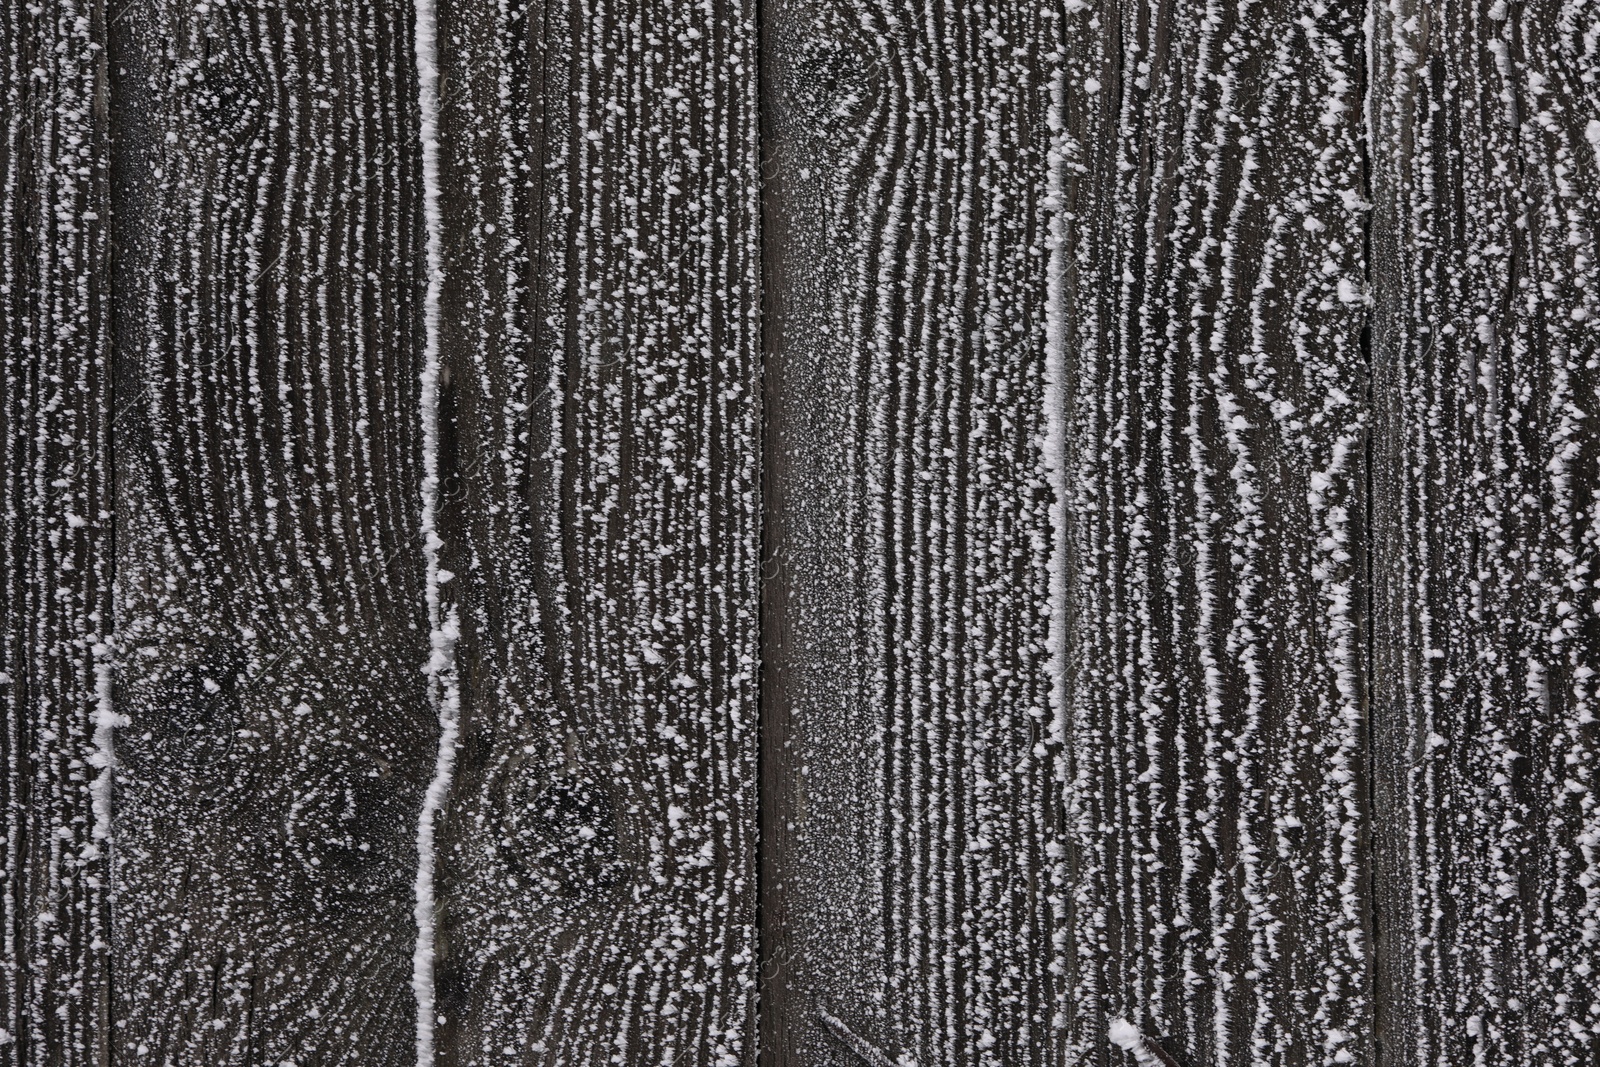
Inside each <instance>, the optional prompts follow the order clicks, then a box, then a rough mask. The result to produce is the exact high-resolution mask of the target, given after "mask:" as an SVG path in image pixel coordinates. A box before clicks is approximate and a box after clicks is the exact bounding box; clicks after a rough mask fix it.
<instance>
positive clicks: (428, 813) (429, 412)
mask: <svg viewBox="0 0 1600 1067" xmlns="http://www.w3.org/2000/svg"><path fill="white" fill-rule="evenodd" d="M437 34H438V27H437V19H436V17H435V9H434V4H433V0H416V31H415V42H416V45H415V47H416V60H417V110H418V112H419V115H420V130H419V137H420V141H421V148H422V207H423V218H424V224H425V226H426V232H427V270H428V287H427V291H426V294H425V295H424V297H423V357H422V398H421V399H422V404H421V406H422V463H423V476H422V542H423V552H424V554H425V557H426V568H427V596H428V623H429V625H430V627H431V628H432V634H431V645H432V650H431V655H430V656H429V659H428V664H427V666H426V667H425V668H424V670H425V671H426V673H427V674H428V677H429V680H430V687H429V688H430V695H431V697H432V699H433V701H434V703H435V705H436V706H437V708H438V713H439V752H438V755H437V756H436V757H435V760H434V765H433V780H432V781H431V782H429V784H428V792H427V794H426V796H425V797H424V798H423V802H422V814H421V815H420V817H419V819H418V822H417V880H416V901H417V902H416V911H415V914H416V920H417V946H416V950H415V952H413V954H412V957H411V967H412V971H411V987H412V989H413V990H414V991H415V993H416V996H417V1067H432V1064H433V1046H434V1026H435V1023H436V1021H437V1020H436V1016H435V1013H434V986H433V945H434V912H435V909H434V887H433V873H434V840H433V839H434V823H435V822H436V821H437V819H438V815H439V812H440V811H441V810H442V809H443V807H444V801H445V797H446V796H448V795H449V792H450V777H451V774H452V772H453V770H454V768H455V756H456V752H455V749H456V723H457V720H458V716H459V713H460V710H461V697H460V690H459V688H458V687H457V685H456V678H455V669H454V668H455V643H456V636H457V634H458V633H459V628H458V626H457V623H456V618H455V613H454V612H453V611H452V612H450V613H449V614H448V615H447V614H446V613H445V612H444V611H443V608H442V606H441V597H440V593H439V586H440V579H441V577H443V576H442V575H441V573H440V570H439V549H440V548H441V547H443V544H444V543H443V542H442V541H441V540H440V539H439V534H438V532H437V529H436V527H437V524H438V507H439V371H440V363H439V293H440V290H441V288H442V287H443V284H444V266H443V261H444V255H443V235H442V223H441V221H440V218H439V67H438V37H437Z"/></svg>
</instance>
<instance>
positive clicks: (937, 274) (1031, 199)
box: [762, 2, 1070, 1067]
mask: <svg viewBox="0 0 1600 1067" xmlns="http://www.w3.org/2000/svg"><path fill="white" fill-rule="evenodd" d="M762 17H763V34H764V38H763V39H764V68H763V84H764V87H765V88H764V91H765V93H766V94H767V99H766V101H765V112H764V114H765V116H766V120H767V121H766V124H765V127H764V131H763V136H764V141H765V144H764V150H763V154H764V156H765V158H766V160H767V172H766V192H765V201H766V204H765V219H766V225H765V239H764V240H765V249H764V251H765V256H766V262H767V272H766V291H765V302H766V309H767V317H766V321H765V332H766V341H765V345H766V358H767V410H768V428H767V444H766V462H765V470H766V485H765V492H766V495H767V510H766V515H767V529H766V533H765V539H766V544H765V553H766V559H765V560H764V562H763V578H764V582H765V595H766V602H765V605H764V619H765V624H764V644H763V673H764V681H763V755H764V763H765V766H764V769H763V778H762V782H763V805H764V813H763V852H764V855H763V898H764V899H763V946H762V949H763V955H764V960H765V962H764V965H763V978H764V980H765V985H764V988H763V999H762V1005H763V1013H764V1018H763V1026H762V1033H763V1054H764V1055H769V1056H771V1057H772V1062H774V1063H779V1064H786V1065H797V1064H811V1063H836V1062H840V1061H841V1059H844V1058H847V1057H848V1056H849V1055H850V1053H848V1052H847V1051H846V1050H847V1049H853V1050H855V1054H859V1055H861V1056H863V1057H865V1058H867V1059H871V1060H872V1061H873V1062H879V1061H880V1060H881V1061H883V1062H897V1061H898V1062H902V1063H905V1062H912V1061H914V1062H916V1063H918V1064H921V1065H923V1067H932V1065H936V1064H992V1063H1015V1064H1059V1063H1066V1062H1070V1051H1069V1049H1068V1048H1067V1046H1066V1044H1065V1042H1064V1041H1063V1040H1062V1039H1061V1038H1062V1030H1061V1028H1062V1026H1063V1025H1064V1022H1065V1019H1064V1016H1061V1015H1060V1013H1059V1008H1060V1006H1061V1000H1060V998H1061V996H1062V988H1061V986H1062V979H1061V977H1060V976H1059V972H1058V970H1057V969H1056V968H1055V967H1053V966H1052V963H1053V956H1054V953H1055V952H1056V951H1057V950H1056V948H1055V947H1054V946H1053V938H1052V934H1053V932H1054V930H1055V929H1057V928H1059V925H1060V923H1061V921H1062V919H1063V916H1062V913H1061V905H1062V903H1063V901H1062V900H1061V899H1060V898H1059V896H1056V895H1055V894H1056V893H1058V891H1059V890H1058V887H1055V886H1052V885H1051V883H1050V880H1049V877H1048V872H1049V871H1050V870H1051V868H1052V867H1053V865H1054V864H1053V861H1052V859H1051V855H1052V852H1053V850H1052V836H1053V834H1054V833H1055V832H1056V831H1057V827H1056V826H1055V825H1054V824H1055V812H1056V808H1057V798H1058V791H1057V790H1056V788H1055V787H1054V783H1053V779H1054V774H1053V765H1054V758H1055V757H1054V754H1053V753H1052V752H1051V751H1050V744H1049V742H1050V738H1049V730H1050V727H1049V723H1048V719H1049V687H1050V680H1049V668H1048V666H1047V656H1048V652H1047V641H1048V634H1047V630H1048V619H1047V613H1046V610H1045V609H1046V605H1047V603H1048V599H1049V564H1048V556H1049V554H1050V551H1051V550H1050V546H1049V536H1048V530H1047V523H1048V513H1047V510H1048V493H1047V490H1046V486H1045V483H1044V480H1043V479H1042V478H1041V477H1040V470H1041V455H1040V438H1041V437H1042V436H1043V435H1044V433H1045V430H1046V427H1045V421H1046V420H1045V416H1044V413H1043V407H1042V403H1041V400H1042V396H1043V395H1044V391H1045V385H1044V382H1043V381H1042V376H1043V369H1044V366H1043V364H1044V361H1043V359H1042V355H1043V352H1044V350H1045V347H1046V336H1045V325H1044V324H1045V305H1046V296H1047V294H1046V282H1045V279H1046V270H1045V260H1046V248H1045V243H1046V242H1045V238H1046V226H1045V216H1044V209H1043V202H1044V200H1045V195H1046V189H1045V181H1046V166H1045V159H1046V155H1047V153H1048V151H1049V136H1048V132H1047V124H1046V112H1047V109H1048V104H1049V99H1048V97H1049V86H1048V77H1049V65H1050V60H1049V59H1048V58H1047V57H1048V55H1049V53H1051V52H1052V51H1053V49H1054V42H1055V38H1056V34H1057V33H1059V27H1058V25H1057V24H1056V22H1055V21H1054V11H1053V5H1043V4H1033V3H1011V2H1003V3H997V4H987V5H972V4H957V3H936V4H920V5H919V4H905V3H896V2H888V3H873V2H852V3H843V4H838V5H829V6H822V5H811V4H804V3H783V2H780V3H771V4H766V5H764V6H763V9H762ZM863 1050H871V1052H870V1055H869V1053H868V1052H867V1051H863Z"/></svg>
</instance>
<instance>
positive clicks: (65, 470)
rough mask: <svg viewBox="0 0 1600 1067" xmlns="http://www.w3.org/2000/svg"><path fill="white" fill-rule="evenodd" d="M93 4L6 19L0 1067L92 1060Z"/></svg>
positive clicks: (98, 974) (95, 611) (97, 641)
mask: <svg viewBox="0 0 1600 1067" xmlns="http://www.w3.org/2000/svg"><path fill="white" fill-rule="evenodd" d="M102 17H103V16H102V12H101V10H100V9H99V8H98V7H97V6H94V5H83V4H77V3H71V2H59V3H45V4H37V5H32V4H11V5H7V6H6V7H5V9H4V10H3V11H0V94H3V97H0V99H3V103H0V124H3V126H4V135H3V137H4V139H3V141H0V352H3V356H0V358H3V367H0V492H3V494H4V498H3V503H0V560H3V566H4V574H3V576H0V716H3V722H4V734H3V736H0V753H3V766H4V775H5V777H4V783H3V785H0V804H3V806H4V810H5V822H4V830H3V834H4V837H3V841H4V850H3V855H0V1062H5V1063H7V1064H13V1065H17V1067H27V1065H30V1064H43V1063H53V1064H61V1065H63V1067H70V1065H76V1064H91V1063H98V1062H103V1060H104V1054H105V1043H106V1040H107V1037H108V1035H107V1032H106V1031H107V1028H106V1025H105V1020H106V1014H107V1009H108V1004H107V992H108V973H107V965H106V964H107V961H106V939H107V928H106V922H107V910H106V905H107V881H108V879H107V869H108V868H107V863H106V860H107V855H108V849H107V838H108V825H107V823H108V816H109V809H108V798H107V795H106V794H107V788H106V786H107V780H106V775H107V773H108V770H109V768H108V763H109V759H110V746H109V743H108V739H107V736H106V730H107V726H108V709H107V708H106V706H105V688H106V682H107V670H108V665H109V658H110V657H109V654H108V653H109V649H108V644H107V641H108V637H109V633H110V629H111V621H112V620H111V617H110V589H111V581H110V578H111V575H110V559H109V548H110V535H111V512H110V509H111V506H112V505H111V488H112V485H111V475H110V470H109V457H110V448H109V426H110V416H111V397H112V388H111V369H110V366H109V348H110V346H109V344H108V338H109V332H108V330H109V322H108V318H107V308H106V304H105V300H104V297H105V291H106V284H105V283H106V275H107V267H108V262H109V260H108V255H107V244H106V179H107V152H106V148H107V138H106V123H105V111H104V93H105V84H106V82H105V75H106V71H105V56H104V52H103V51H102V49H101V48H100V44H99V42H100V41H101V40H103V29H104V27H103V25H101V18H102Z"/></svg>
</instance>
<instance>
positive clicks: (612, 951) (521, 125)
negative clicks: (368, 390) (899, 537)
mask: <svg viewBox="0 0 1600 1067" xmlns="http://www.w3.org/2000/svg"><path fill="white" fill-rule="evenodd" d="M753 13H754V5H753V4H751V3H748V2H746V0H712V2H707V3H697V4H692V5H691V4H682V3H674V2H671V0H583V2H570V3H568V2H560V0H546V2H543V3H540V2H534V3H521V2H511V3H499V4H480V3H473V2H465V0H446V2H444V3H441V4H440V6H439V10H438V22H437V50H436V55H437V57H438V58H437V62H438V71H439V94H438V105H439V112H438V114H439V125H438V129H439V134H438V137H439V142H438V143H439V161H440V170H439V220H438V222H439V228H440V234H441V242H442V255H441V262H440V268H441V270H442V285H441V287H440V290H439V293H440V308H439V323H440V332H439V374H438V381H439V394H438V419H439V449H440V452H439V457H438V473H439V478H440V486H441V490H442V491H444V492H445V493H446V494H447V496H448V497H449V499H450V501H451V502H450V503H448V504H445V505H443V506H441V508H440V511H439V523H438V530H439V537H440V542H441V544H440V548H439V558H440V564H439V565H440V566H441V567H442V568H443V570H444V572H445V573H446V574H448V575H449V578H448V580H447V581H442V582H441V583H440V585H439V586H438V589H439V599H440V607H439V611H440V617H441V619H442V620H444V621H445V622H446V624H449V622H450V620H452V619H454V620H455V623H454V629H455V630H456V631H458V633H459V636H458V637H457V638H455V644H454V649H453V663H452V664H451V665H450V666H449V667H448V668H447V670H448V671H449V672H451V676H450V679H447V680H446V685H447V688H448V687H451V686H453V687H454V689H453V696H452V695H451V693H450V692H446V693H445V697H446V701H447V703H448V702H449V701H450V700H452V699H453V700H457V701H458V702H459V722H458V729H459V736H458V739H457V741H456V747H455V753H454V765H453V772H452V774H451V777H450V781H449V791H448V796H447V798H446V799H445V800H444V802H443V805H442V814H441V817H440V819H439V821H438V824H437V829H438V846H437V863H436V871H437V875H436V878H437V884H436V893H437V943H436V945H435V957H434V969H433V975H432V979H433V993H434V996H435V1006H436V1011H437V1015H436V1017H435V1018H434V1019H433V1020H432V1022H433V1031H432V1034H431V1040H432V1042H433V1045H434V1048H435V1050H436V1055H437V1057H438V1060H439V1062H441V1063H448V1064H453V1065H462V1067H465V1065H471V1064H490V1063H494V1064H502V1063H506V1062H517V1063H548V1064H602V1063H617V1064H644V1063H650V1064H656V1063H667V1062H671V1063H675V1064H683V1065H693V1064H705V1065H729V1064H739V1063H748V1062H750V1061H751V1059H752V1057H753V1055H754V1025H755V979H754V976H755V958H756V948H755V919H756V913H755V902H756V897H755V890H756V886H755V875H756V837H755V835H756V808H755V766H756V741H757V733H756V699H755V698H756V684H757V678H756V654H757V646H756V640H757V617H756V598H757V589H756V580H757V550H758V537H759V518H760V516H759V510H758V496H757V485H758V476H759V461H760V454H759V445H760V432H759V427H760V413H761V406H760V392H759V380H758V355H759V353H758V338H759V334H758V325H759V324H758V320H757V314H758V311H759V297H758V293H759V281H760V279H759V274H758V270H759V260H758V256H757V244H756V241H757V225H758V221H759V220H758V215H757V208H758V200H757V186H756V179H757V169H756V140H755V138H756V117H757V115H756V106H755V101H756V96H755V92H756V84H755V45H756V35H755V24H754V20H753Z"/></svg>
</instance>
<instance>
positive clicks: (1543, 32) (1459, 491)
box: [1372, 0, 1600, 1065]
mask: <svg viewBox="0 0 1600 1067" xmlns="http://www.w3.org/2000/svg"><path fill="white" fill-rule="evenodd" d="M1373 70H1374V77H1373V84H1372V94H1373V116H1374V122H1375V129H1374V131H1373V144H1374V152H1375V157H1374V168H1373V174H1374V192H1375V198H1376V201H1377V204H1378V215H1377V217H1376V218H1375V222H1374V232H1373V247H1374V252H1375V255H1374V283H1375V284H1374V289H1375V291H1376V293H1377V294H1378V304H1377V313H1376V315H1375V319H1374V344H1373V354H1374V380H1373V386H1374V388H1373V410H1374V420H1375V421H1374V425H1373V433H1372V444H1373V456H1374V459H1373V473H1374V481H1373V494H1372V503H1373V526H1372V530H1373V533H1372V538H1373V541H1372V543H1373V545H1374V550H1375V551H1374V556H1373V575H1374V583H1375V589H1374V594H1375V601H1374V621H1375V632H1374V636H1373V643H1372V654H1373V657H1374V671H1373V680H1372V694H1373V730H1374V738H1373V745H1372V754H1373V756H1374V758H1375V761H1376V769H1377V774H1376V779H1375V783H1374V784H1375V786H1376V789H1377V792H1376V793H1375V798H1376V800H1377V804H1378V809H1379V812H1380V813H1381V814H1380V816H1379V819H1378V822H1377V824H1376V825H1375V828H1374V829H1375V833H1376V835H1377V838H1378V842H1377V843H1378V850H1377V858H1378V860H1379V866H1378V868H1377V872H1376V873H1377V879H1378V888H1379V898H1378V905H1379V907H1378V912H1377V917H1378V920H1377V921H1378V929H1379V932H1380V935H1381V941H1380V949H1381V951H1380V953H1379V955H1378V957H1377V959H1378V970H1379V975H1378V977H1379V986H1378V1004H1379V1014H1378V1020H1379V1024H1380V1025H1379V1031H1378V1038H1379V1042H1380V1047H1381V1049H1382V1053H1383V1054H1382V1057H1381V1059H1380V1061H1379V1062H1382V1063H1384V1064H1407V1065H1409V1064H1432V1063H1452V1064H1454V1063H1505V1064H1569V1065H1576V1064H1583V1065H1590V1064H1593V1063H1594V1062H1595V1057H1596V1056H1597V1055H1600V974H1597V968H1600V810H1597V802H1600V795H1597V792H1596V781H1595V774H1596V760H1597V757H1600V751H1597V750H1600V727H1597V725H1596V722H1595V702H1596V684H1597V681H1600V679H1597V677H1596V673H1595V672H1596V670H1597V669H1600V655H1597V650H1600V630H1597V628H1596V626H1597V624H1596V619H1597V617H1600V601H1597V596H1596V593H1597V590H1600V581H1597V580H1600V574H1597V573H1596V562H1597V561H1596V548H1597V540H1600V510H1597V507H1600V436H1597V434H1596V429H1595V423H1594V419H1595V417H1596V415H1597V414H1600V411H1597V406H1600V405H1597V399H1600V397H1597V392H1596V389H1597V385H1600V374H1597V370H1596V368H1597V365H1600V333H1597V325H1600V286H1597V275H1596V260H1597V259H1600V247H1597V242H1596V226H1597V225H1600V86H1597V79H1600V17H1597V14H1596V12H1595V11H1594V10H1593V9H1592V8H1586V7H1585V6H1583V5H1579V4H1563V3H1555V2H1535V3H1527V4H1517V5H1506V4H1501V3H1490V2H1484V3H1479V2H1465V3H1461V2H1453V0H1452V2H1440V3H1426V2H1423V3H1417V2H1404V3H1399V4H1393V5H1386V6H1380V7H1379V8H1377V22H1376V25H1375V34H1374V48H1373Z"/></svg>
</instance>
